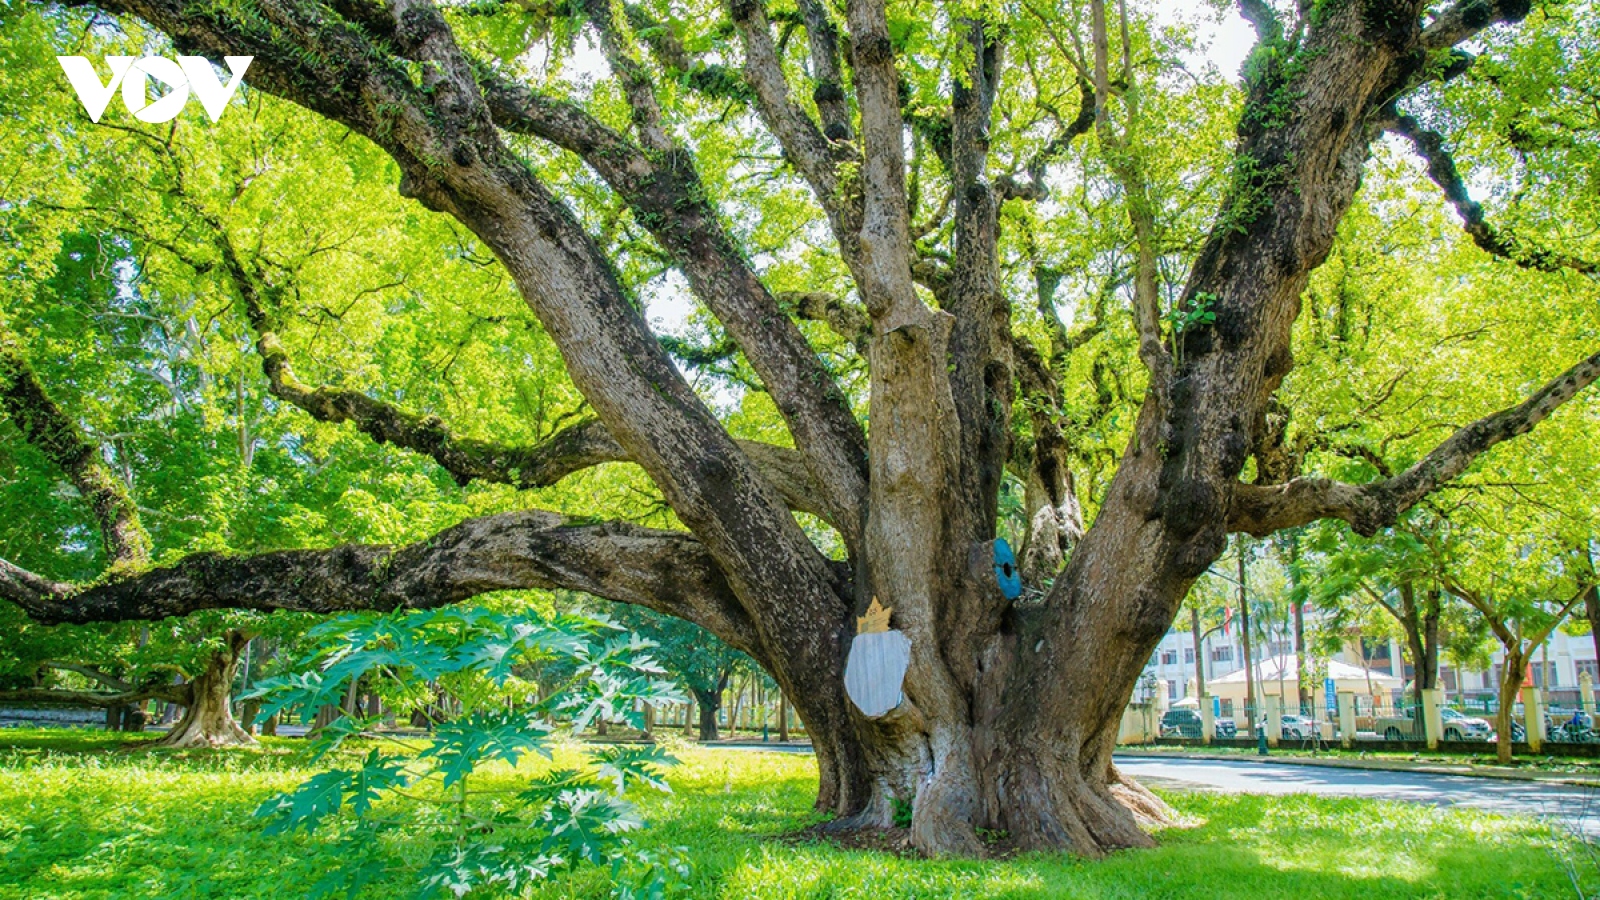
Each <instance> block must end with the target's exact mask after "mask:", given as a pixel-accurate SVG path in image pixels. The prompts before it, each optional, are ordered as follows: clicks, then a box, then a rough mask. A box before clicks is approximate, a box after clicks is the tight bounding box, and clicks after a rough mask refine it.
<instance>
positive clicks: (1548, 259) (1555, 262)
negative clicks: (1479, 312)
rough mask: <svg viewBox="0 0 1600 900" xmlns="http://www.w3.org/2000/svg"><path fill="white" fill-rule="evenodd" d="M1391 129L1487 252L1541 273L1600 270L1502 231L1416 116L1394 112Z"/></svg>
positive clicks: (1440, 142) (1433, 133)
mask: <svg viewBox="0 0 1600 900" xmlns="http://www.w3.org/2000/svg"><path fill="white" fill-rule="evenodd" d="M1388 127H1389V130H1390V131H1393V132H1394V133H1395V134H1398V135H1401V136H1402V137H1404V138H1405V139H1406V140H1407V141H1410V143H1411V147H1412V149H1414V150H1416V152H1417V155H1418V156H1420V157H1422V160H1423V162H1425V163H1426V164H1427V167H1428V177H1429V178H1430V179H1432V180H1433V183H1434V184H1437V185H1438V186H1439V189H1440V190H1442V191H1444V195H1445V197H1446V198H1448V199H1449V201H1450V205H1452V206H1454V207H1455V208H1456V213H1457V214H1458V215H1460V216H1461V227H1462V229H1463V230H1465V231H1466V232H1467V234H1468V235H1469V236H1470V237H1471V238H1472V242H1473V243H1474V244H1477V245H1478V247H1479V248H1480V249H1482V250H1483V251H1484V252H1486V253H1490V254H1492V255H1494V256H1498V257H1500V258H1501V259H1506V260H1510V261H1511V262H1513V263H1516V264H1517V265H1519V266H1522V267H1523V268H1525V269H1537V270H1539V271H1542V272H1559V271H1561V270H1563V269H1571V270H1573V271H1575V272H1581V273H1583V274H1585V275H1592V274H1595V273H1596V272H1600V264H1596V263H1594V262H1590V261H1588V260H1582V259H1578V258H1576V257H1572V256H1567V255H1565V254H1562V253H1556V252H1553V251H1551V250H1549V249H1547V248H1544V247H1538V246H1534V245H1531V244H1529V243H1527V242H1525V241H1523V240H1520V239H1519V238H1518V237H1517V236H1516V235H1514V234H1512V233H1511V232H1509V231H1501V230H1500V229H1498V228H1496V227H1494V226H1493V225H1492V224H1490V223H1489V221H1488V219H1486V218H1485V217H1484V214H1483V207H1482V206H1481V205H1480V204H1479V203H1478V202H1477V201H1475V200H1473V199H1472V195H1471V194H1470V193H1469V192H1468V191H1467V185H1466V182H1464V181H1462V179H1461V173H1460V172H1459V171H1458V170H1457V169H1456V162H1455V158H1454V157H1453V156H1451V154H1450V151H1449V150H1447V149H1446V148H1445V146H1444V136H1443V135H1441V134H1439V133H1438V132H1437V131H1432V130H1430V129H1428V128H1427V127H1426V126H1424V125H1423V124H1422V123H1421V122H1419V121H1417V119H1416V118H1415V117H1413V116H1407V115H1401V114H1400V113H1398V112H1395V113H1394V116H1393V118H1391V119H1390V120H1389V125H1388Z"/></svg>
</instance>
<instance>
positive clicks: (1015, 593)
mask: <svg viewBox="0 0 1600 900" xmlns="http://www.w3.org/2000/svg"><path fill="white" fill-rule="evenodd" d="M994 577H996V578H998V579H1000V593H1002V594H1005V595H1006V599H1007V600H1015V599H1017V598H1018V597H1019V596H1021V595H1022V575H1021V574H1020V573H1018V572H1017V555H1016V554H1015V553H1012V552H1011V545H1010V544H1008V543H1006V539H1005V538H995V539H994Z"/></svg>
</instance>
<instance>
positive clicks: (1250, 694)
mask: <svg viewBox="0 0 1600 900" xmlns="http://www.w3.org/2000/svg"><path fill="white" fill-rule="evenodd" d="M1237 546H1238V549H1239V648H1240V650H1242V651H1243V653H1244V710H1245V716H1246V717H1247V721H1248V723H1249V725H1250V735H1251V736H1252V737H1254V736H1255V733H1256V722H1257V721H1258V720H1259V718H1260V714H1261V711H1260V710H1259V709H1257V708H1256V673H1255V663H1254V660H1252V659H1251V654H1250V592H1249V591H1248V590H1247V589H1246V587H1245V584H1246V573H1245V558H1244V552H1245V538H1244V535H1240V536H1239V538H1238V540H1237ZM1267 727H1269V728H1270V727H1272V726H1271V724H1270V723H1268V725H1267Z"/></svg>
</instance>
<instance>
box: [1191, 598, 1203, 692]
mask: <svg viewBox="0 0 1600 900" xmlns="http://www.w3.org/2000/svg"><path fill="white" fill-rule="evenodd" d="M1189 631H1190V633H1191V634H1193V635H1194V692H1195V698H1196V699H1198V700H1199V701H1201V702H1202V703H1203V702H1204V701H1205V699H1206V663H1205V660H1204V659H1203V658H1202V654H1201V653H1200V642H1201V641H1202V640H1203V639H1204V638H1203V637H1202V634H1201V631H1200V610H1199V609H1197V608H1195V607H1193V606H1190V607H1189Z"/></svg>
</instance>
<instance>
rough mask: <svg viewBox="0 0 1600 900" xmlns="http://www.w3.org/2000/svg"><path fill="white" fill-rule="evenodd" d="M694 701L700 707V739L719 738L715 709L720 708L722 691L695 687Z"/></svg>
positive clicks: (711, 739) (713, 739)
mask: <svg viewBox="0 0 1600 900" xmlns="http://www.w3.org/2000/svg"><path fill="white" fill-rule="evenodd" d="M694 701H695V705H696V706H698V707H699V708H700V740H702V741H715V740H718V739H720V738H721V735H720V734H719V733H718V732H717V711H718V710H720V709H722V692H721V691H705V690H701V689H699V688H695V689H694Z"/></svg>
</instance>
